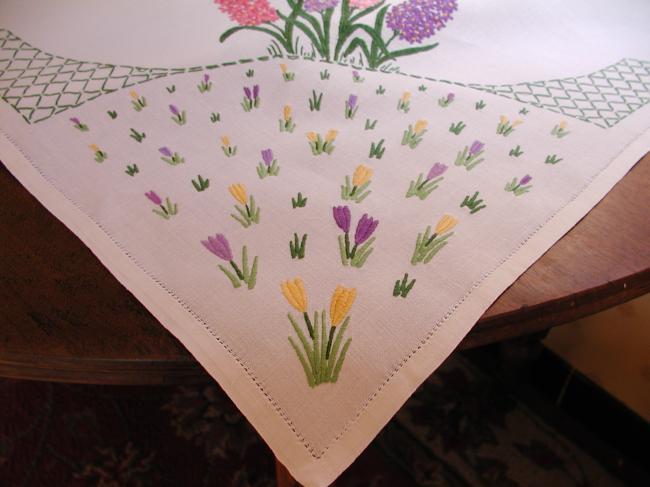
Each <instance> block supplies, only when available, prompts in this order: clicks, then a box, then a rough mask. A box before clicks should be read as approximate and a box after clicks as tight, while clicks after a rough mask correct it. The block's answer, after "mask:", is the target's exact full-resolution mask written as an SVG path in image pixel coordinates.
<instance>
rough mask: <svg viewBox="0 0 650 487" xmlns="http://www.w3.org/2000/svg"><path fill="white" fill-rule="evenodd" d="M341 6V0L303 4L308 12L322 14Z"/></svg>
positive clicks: (315, 0)
mask: <svg viewBox="0 0 650 487" xmlns="http://www.w3.org/2000/svg"><path fill="white" fill-rule="evenodd" d="M338 4H339V0H305V3H304V4H303V7H304V9H305V10H306V11H307V12H322V11H323V10H327V9H328V8H334V7H336V6H337V5H338Z"/></svg>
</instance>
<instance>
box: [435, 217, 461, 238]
mask: <svg viewBox="0 0 650 487" xmlns="http://www.w3.org/2000/svg"><path fill="white" fill-rule="evenodd" d="M457 223H458V220H457V219H456V218H454V217H453V216H451V215H444V216H443V217H442V218H441V219H440V221H439V222H438V224H437V225H436V233H437V234H438V235H440V234H441V233H445V232H448V231H449V230H451V229H452V228H454V227H455V226H456V224H457Z"/></svg>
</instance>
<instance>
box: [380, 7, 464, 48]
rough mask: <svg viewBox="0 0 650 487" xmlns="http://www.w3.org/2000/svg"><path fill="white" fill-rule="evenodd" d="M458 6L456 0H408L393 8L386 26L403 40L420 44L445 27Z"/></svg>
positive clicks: (387, 18)
mask: <svg viewBox="0 0 650 487" xmlns="http://www.w3.org/2000/svg"><path fill="white" fill-rule="evenodd" d="M457 8H458V3H457V1H456V0H406V1H405V2H402V3H400V4H399V5H395V6H393V7H392V8H391V10H390V12H388V15H387V17H386V26H387V27H388V28H389V29H392V30H393V31H395V32H397V33H399V38H400V39H401V40H404V41H407V42H408V43H409V44H419V43H421V42H422V41H423V40H424V39H426V38H428V37H431V36H433V35H434V34H435V33H436V32H437V31H439V30H440V29H442V28H444V27H445V25H446V24H447V22H448V21H450V20H451V19H452V13H454V12H455V11H456V9H457Z"/></svg>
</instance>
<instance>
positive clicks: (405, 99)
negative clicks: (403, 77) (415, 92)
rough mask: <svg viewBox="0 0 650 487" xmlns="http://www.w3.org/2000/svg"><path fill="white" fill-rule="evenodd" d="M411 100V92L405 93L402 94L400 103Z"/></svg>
mask: <svg viewBox="0 0 650 487" xmlns="http://www.w3.org/2000/svg"><path fill="white" fill-rule="evenodd" d="M410 99H411V92H410V91H405V92H404V94H403V95H402V101H403V102H404V103H406V102H407V101H409V100H410Z"/></svg>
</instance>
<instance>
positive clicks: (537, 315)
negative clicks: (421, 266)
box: [0, 270, 650, 385]
mask: <svg viewBox="0 0 650 487" xmlns="http://www.w3.org/2000/svg"><path fill="white" fill-rule="evenodd" d="M649 283H650V270H647V271H644V272H639V273H637V274H634V275H631V276H627V277H625V278H623V279H619V280H617V281H612V282H609V283H607V284H606V285H602V286H599V287H597V288H593V289H590V290H589V291H588V292H584V293H579V294H574V295H568V296H564V297H562V298H561V299H558V300H556V301H550V302H546V303H544V304H542V305H539V306H530V307H522V308H520V309H519V310H516V311H513V312H510V313H508V314H507V315H504V314H499V315H494V316H490V317H488V318H485V319H481V320H479V322H480V323H481V324H482V326H481V327H476V328H474V329H473V330H472V331H470V333H469V334H468V335H467V336H466V337H465V338H464V339H463V341H462V342H461V343H460V344H459V346H458V347H457V349H456V350H466V349H470V348H474V347H479V346H484V345H489V344H491V343H496V342H500V341H503V340H508V339H513V338H517V337H519V336H522V335H528V334H534V333H538V332H541V331H544V330H548V329H549V328H552V327H554V326H558V325H561V324H564V323H567V322H570V321H574V320H576V319H579V318H582V317H585V316H589V315H591V314H593V313H597V312H599V311H603V310H605V309H608V308H611V307H613V306H617V305H619V304H623V303H625V302H627V301H629V300H631V299H634V298H636V297H639V296H642V295H644V294H646V293H650V284H649ZM492 322H494V323H495V324H494V325H493V326H490V323H492ZM513 325H515V326H513ZM516 325H519V327H517V326H516ZM517 328H519V329H521V330H522V331H524V333H517ZM0 377H6V378H14V379H27V380H40V381H51V382H69V383H78V384H106V385H175V384H197V383H203V382H207V381H209V380H211V379H210V376H209V375H208V373H207V372H206V371H205V370H204V369H203V367H201V365H200V364H199V363H198V362H197V361H196V360H194V359H192V358H190V357H188V359H187V360H176V361H170V360H160V361H156V360H137V359H120V360H116V359H85V358H74V359H71V358H59V357H54V356H36V355H27V354H11V353H6V352H5V353H3V354H2V356H0Z"/></svg>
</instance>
